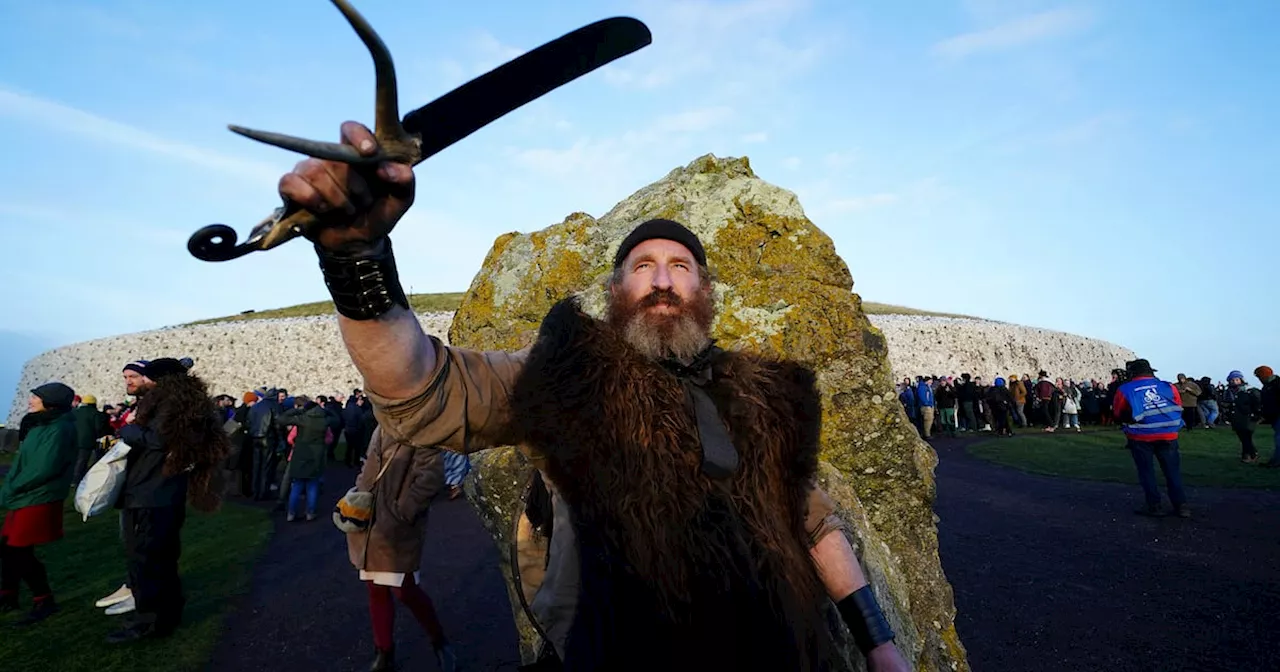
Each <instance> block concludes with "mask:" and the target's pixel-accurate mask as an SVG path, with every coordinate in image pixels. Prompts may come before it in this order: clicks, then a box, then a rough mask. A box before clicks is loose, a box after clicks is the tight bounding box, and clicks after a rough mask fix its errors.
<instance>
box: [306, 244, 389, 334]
mask: <svg viewBox="0 0 1280 672" xmlns="http://www.w3.org/2000/svg"><path fill="white" fill-rule="evenodd" d="M315 248H316V255H317V256H319V257H320V271H321V272H322V273H323V274H324V284H325V287H328V288H329V295H330V296H332V297H333V305H334V306H335V307H336V308H337V309H338V313H339V314H341V315H343V316H345V317H348V318H351V319H353V320H372V319H374V318H377V317H379V316H381V315H382V314H384V313H386V312H387V311H389V310H391V309H392V308H394V307H395V306H402V307H404V308H408V307H409V297H407V296H405V293H404V288H402V287H401V286H400V274H399V273H398V272H397V271H396V259H395V255H394V254H393V253H392V250H391V239H390V238H384V239H382V241H381V242H380V243H379V244H378V245H377V246H376V247H374V248H372V249H370V250H369V251H367V252H362V253H358V254H354V255H344V254H339V253H336V252H330V251H329V250H326V249H324V248H323V247H320V246H319V245H316V246H315Z"/></svg>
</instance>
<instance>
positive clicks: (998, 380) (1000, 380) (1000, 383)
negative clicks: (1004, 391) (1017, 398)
mask: <svg viewBox="0 0 1280 672" xmlns="http://www.w3.org/2000/svg"><path fill="white" fill-rule="evenodd" d="M996 387H1004V378H996Z"/></svg>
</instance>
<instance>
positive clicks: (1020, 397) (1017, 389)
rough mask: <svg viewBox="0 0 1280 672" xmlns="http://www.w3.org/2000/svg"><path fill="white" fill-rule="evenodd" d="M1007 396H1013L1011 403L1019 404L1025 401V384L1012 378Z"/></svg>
mask: <svg viewBox="0 0 1280 672" xmlns="http://www.w3.org/2000/svg"><path fill="white" fill-rule="evenodd" d="M1009 396H1011V397H1013V403H1015V404H1017V405H1019V406H1021V405H1023V404H1025V403H1027V386H1026V385H1023V384H1022V381H1020V380H1014V381H1011V382H1010V383H1009Z"/></svg>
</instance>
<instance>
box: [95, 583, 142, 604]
mask: <svg viewBox="0 0 1280 672" xmlns="http://www.w3.org/2000/svg"><path fill="white" fill-rule="evenodd" d="M132 598H133V591H132V590H129V584H127V583H126V584H122V585H121V586H120V587H119V588H117V589H116V592H114V593H111V594H110V595H108V596H106V597H104V598H102V599H101V600H98V601H97V602H94V603H93V606H95V607H97V608H99V609H101V608H103V607H109V606H111V605H113V604H120V603H121V602H124V601H125V600H128V599H132Z"/></svg>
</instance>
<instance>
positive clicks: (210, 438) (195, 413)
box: [137, 373, 231, 511]
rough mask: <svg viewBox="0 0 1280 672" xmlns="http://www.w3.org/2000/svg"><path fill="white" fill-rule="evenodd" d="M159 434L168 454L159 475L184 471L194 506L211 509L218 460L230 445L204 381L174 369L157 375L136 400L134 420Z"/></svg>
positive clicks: (217, 495)
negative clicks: (161, 376) (153, 382)
mask: <svg viewBox="0 0 1280 672" xmlns="http://www.w3.org/2000/svg"><path fill="white" fill-rule="evenodd" d="M137 422H138V423H139V424H140V425H142V426H144V427H153V428H155V430H156V432H157V433H158V434H159V435H160V441H161V442H162V443H163V445H164V447H165V450H166V451H167V452H168V455H167V456H166V458H165V462H164V476H165V477H166V478H171V477H173V476H176V475H178V474H182V473H186V474H187V494H188V498H189V499H190V501H191V505H192V506H194V507H195V508H196V509H198V510H200V511H216V510H217V509H218V508H219V507H220V506H221V504H222V495H221V492H222V483H221V481H220V476H221V471H220V469H218V466H219V465H221V464H222V461H223V460H225V459H226V457H227V454H228V453H229V452H230V451H231V440H230V439H229V438H228V437H227V433H226V432H225V431H223V429H222V422H221V421H220V419H219V417H218V414H217V411H216V410H215V408H214V405H213V399H212V398H210V396H209V388H208V385H207V384H206V383H205V382H204V380H203V379H201V378H200V377H199V376H197V375H194V374H189V373H188V374H175V375H171V376H165V377H163V378H161V379H160V380H157V381H156V383H155V387H154V388H152V389H151V390H150V391H149V392H147V394H146V395H144V396H143V397H141V399H139V401H138V420H137Z"/></svg>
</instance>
